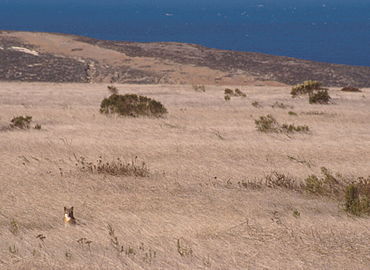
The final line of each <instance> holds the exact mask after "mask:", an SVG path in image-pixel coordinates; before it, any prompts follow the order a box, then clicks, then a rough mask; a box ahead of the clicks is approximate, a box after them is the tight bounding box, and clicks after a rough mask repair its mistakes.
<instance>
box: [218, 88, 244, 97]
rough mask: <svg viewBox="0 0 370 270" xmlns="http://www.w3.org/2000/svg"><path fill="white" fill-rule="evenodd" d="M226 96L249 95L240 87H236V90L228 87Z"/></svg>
mask: <svg viewBox="0 0 370 270" xmlns="http://www.w3.org/2000/svg"><path fill="white" fill-rule="evenodd" d="M224 93H225V96H226V95H227V96H230V97H246V96H247V95H246V94H245V93H244V92H242V91H241V90H240V89H238V88H236V89H235V90H232V89H230V88H226V89H225V91H224Z"/></svg>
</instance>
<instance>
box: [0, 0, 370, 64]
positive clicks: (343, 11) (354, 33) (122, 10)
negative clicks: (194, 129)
mask: <svg viewBox="0 0 370 270" xmlns="http://www.w3.org/2000/svg"><path fill="white" fill-rule="evenodd" d="M0 29H4V30H5V29H6V30H27V31H44V32H60V33H71V34H77V35H85V36H89V37H93V38H98V39H109V40H126V41H144V42H148V41H178V42H188V43H197V44H201V45H205V46H208V47H212V48H220V49H232V50H239V51H255V52H263V53H268V54H275V55H284V56H291V57H297V58H302V59H309V60H315V61H323V62H331V63H339V64H351V65H365V66H370V0H182V1H178V0H104V1H98V0H74V1H71V0H0Z"/></svg>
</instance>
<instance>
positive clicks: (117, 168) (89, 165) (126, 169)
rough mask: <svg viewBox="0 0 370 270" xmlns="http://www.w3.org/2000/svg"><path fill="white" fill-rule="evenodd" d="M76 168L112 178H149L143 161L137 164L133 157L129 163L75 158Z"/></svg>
mask: <svg viewBox="0 0 370 270" xmlns="http://www.w3.org/2000/svg"><path fill="white" fill-rule="evenodd" d="M76 161H77V162H76V167H77V168H78V169H79V170H81V171H83V172H89V173H97V174H108V175H114V176H135V177H147V176H149V168H148V167H147V165H146V163H145V162H144V161H142V162H138V158H137V157H135V158H134V159H133V160H132V161H131V162H125V161H123V160H122V159H121V158H117V159H115V160H108V161H106V160H103V157H102V156H100V157H99V158H98V159H97V160H96V162H92V161H88V160H86V158H85V157H79V158H76Z"/></svg>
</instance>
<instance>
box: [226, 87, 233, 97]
mask: <svg viewBox="0 0 370 270" xmlns="http://www.w3.org/2000/svg"><path fill="white" fill-rule="evenodd" d="M224 93H225V95H229V96H233V95H234V91H233V90H232V89H230V88H226V89H225V91H224Z"/></svg>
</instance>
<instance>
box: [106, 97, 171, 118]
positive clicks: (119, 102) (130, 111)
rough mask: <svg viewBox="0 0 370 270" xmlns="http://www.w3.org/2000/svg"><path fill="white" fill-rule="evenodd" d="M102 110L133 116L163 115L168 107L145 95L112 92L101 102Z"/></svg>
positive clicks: (107, 112)
mask: <svg viewBox="0 0 370 270" xmlns="http://www.w3.org/2000/svg"><path fill="white" fill-rule="evenodd" d="M100 112H101V113H105V114H112V113H117V114H119V115H123V116H132V117H138V116H151V117H161V116H163V115H164V114H166V113H167V109H166V108H165V107H164V106H163V105H162V104H161V103H160V102H158V101H156V100H154V99H151V98H148V97H145V96H138V95H136V94H127V95H117V94H112V95H111V96H110V97H108V98H105V99H104V100H103V101H102V102H101V105H100Z"/></svg>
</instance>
